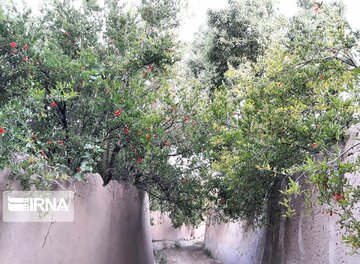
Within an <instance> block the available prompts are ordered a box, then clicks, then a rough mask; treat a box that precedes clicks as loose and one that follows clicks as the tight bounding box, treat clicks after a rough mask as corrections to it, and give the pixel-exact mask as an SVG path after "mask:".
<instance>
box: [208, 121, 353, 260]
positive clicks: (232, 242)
mask: <svg viewBox="0 0 360 264" xmlns="http://www.w3.org/2000/svg"><path fill="white" fill-rule="evenodd" d="M348 134H349V135H348V140H347V142H346V144H345V147H344V151H345V150H349V151H347V152H346V155H345V160H346V161H355V160H356V159H357V158H358V156H359V155H360V144H359V143H360V125H356V126H353V127H352V128H351V129H350V130H349V133H348ZM346 177H347V178H348V179H349V181H350V183H351V184H352V185H353V186H359V185H360V174H359V173H354V174H349V175H346ZM313 196H314V197H313V198H314V201H313V204H314V206H313V208H312V211H311V212H309V210H307V209H306V208H305V206H304V201H303V198H302V197H297V198H295V199H294V200H295V202H294V204H293V205H294V208H295V209H296V216H295V217H292V218H290V219H284V218H282V217H281V216H280V215H279V214H278V212H276V211H273V212H272V211H270V212H268V213H270V215H271V218H270V221H269V224H268V225H267V226H265V227H264V228H262V229H256V230H252V229H251V228H248V227H246V225H245V224H244V223H242V222H236V223H221V224H215V223H210V222H209V223H208V225H207V228H206V233H205V246H206V248H208V249H209V250H210V251H211V253H212V254H213V256H214V257H215V258H217V259H219V260H220V261H222V262H223V263H224V264H237V263H241V264H258V263H264V264H359V263H360V255H356V254H355V255H351V254H350V253H351V250H350V249H349V248H348V247H346V246H345V244H344V243H343V242H342V240H341V237H342V229H341V228H340V227H339V225H338V224H337V223H336V222H337V220H338V217H337V215H336V214H330V213H328V210H327V209H328V208H327V207H326V206H317V205H316V203H315V196H316V195H315V192H314V195H313ZM354 212H355V214H357V216H358V217H360V215H359V213H360V208H359V207H357V208H355V211H354Z"/></svg>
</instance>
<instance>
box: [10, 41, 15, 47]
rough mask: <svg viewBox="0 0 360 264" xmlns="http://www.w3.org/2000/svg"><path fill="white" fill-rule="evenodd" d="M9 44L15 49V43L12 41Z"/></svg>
mask: <svg viewBox="0 0 360 264" xmlns="http://www.w3.org/2000/svg"><path fill="white" fill-rule="evenodd" d="M10 46H11V48H13V49H15V48H16V43H15V42H14V41H13V42H11V43H10Z"/></svg>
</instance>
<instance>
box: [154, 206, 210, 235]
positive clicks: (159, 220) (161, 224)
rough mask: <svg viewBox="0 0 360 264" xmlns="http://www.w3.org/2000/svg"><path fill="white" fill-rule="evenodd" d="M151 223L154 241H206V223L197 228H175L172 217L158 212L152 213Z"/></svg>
mask: <svg viewBox="0 0 360 264" xmlns="http://www.w3.org/2000/svg"><path fill="white" fill-rule="evenodd" d="M151 222H152V225H151V238H152V241H180V240H186V241H195V242H196V241H201V242H203V241H204V235H205V223H201V224H200V225H199V226H198V227H197V228H194V227H191V226H185V225H182V226H181V227H179V228H174V227H173V226H172V223H171V219H170V217H169V216H168V215H167V214H162V213H161V212H158V211H154V212H151Z"/></svg>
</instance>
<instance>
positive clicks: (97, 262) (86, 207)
mask: <svg viewBox="0 0 360 264" xmlns="http://www.w3.org/2000/svg"><path fill="white" fill-rule="evenodd" d="M5 174H6V173H4V172H3V173H0V191H3V190H5V184H6V175H5ZM102 184H103V182H102V179H101V177H100V176H99V175H90V176H89V177H88V182H87V183H77V184H76V195H75V221H74V222H73V223H53V224H51V223H4V222H3V221H2V220H0V263H1V264H24V263H26V264H69V263H76V264H153V263H154V260H153V250H152V244H151V235H150V219H149V206H148V197H147V195H146V193H144V192H143V191H139V190H138V189H136V188H135V187H133V186H129V185H126V184H120V183H116V182H111V183H110V184H109V185H107V186H106V187H103V186H102ZM0 217H1V219H2V195H1V198H0Z"/></svg>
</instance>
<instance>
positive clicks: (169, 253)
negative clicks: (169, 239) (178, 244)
mask: <svg viewBox="0 0 360 264" xmlns="http://www.w3.org/2000/svg"><path fill="white" fill-rule="evenodd" d="M156 263H158V264H221V262H219V261H216V260H214V259H212V258H211V257H209V256H207V255H206V254H205V252H204V251H203V249H202V247H198V246H190V247H183V248H172V249H164V250H162V251H160V252H158V254H157V262H156Z"/></svg>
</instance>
